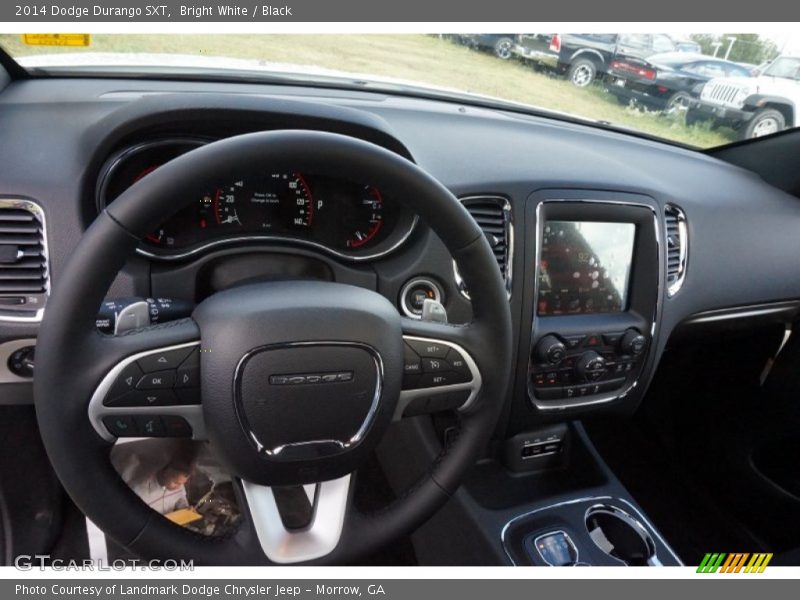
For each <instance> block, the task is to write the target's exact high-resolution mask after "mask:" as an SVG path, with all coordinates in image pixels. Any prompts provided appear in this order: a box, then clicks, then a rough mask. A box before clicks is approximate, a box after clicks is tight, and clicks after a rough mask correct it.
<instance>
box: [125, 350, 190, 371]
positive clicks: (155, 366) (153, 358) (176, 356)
mask: <svg viewBox="0 0 800 600" xmlns="http://www.w3.org/2000/svg"><path fill="white" fill-rule="evenodd" d="M194 350H195V348H191V347H190V348H179V349H177V350H167V351H166V352H155V353H153V354H150V355H149V356H145V357H143V358H140V359H139V360H138V361H137V362H138V363H139V366H140V367H141V369H142V371H144V372H145V373H152V372H153V371H164V370H167V369H177V368H178V366H179V365H180V364H181V363H182V362H183V361H184V360H185V359H186V357H187V356H189V354H191V353H192V351H194Z"/></svg>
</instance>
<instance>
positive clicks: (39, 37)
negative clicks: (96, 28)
mask: <svg viewBox="0 0 800 600" xmlns="http://www.w3.org/2000/svg"><path fill="white" fill-rule="evenodd" d="M22 43H23V44H27V45H28V46H71V47H78V46H80V47H85V46H88V45H89V44H90V43H91V36H90V35H89V34H88V33H23V34H22Z"/></svg>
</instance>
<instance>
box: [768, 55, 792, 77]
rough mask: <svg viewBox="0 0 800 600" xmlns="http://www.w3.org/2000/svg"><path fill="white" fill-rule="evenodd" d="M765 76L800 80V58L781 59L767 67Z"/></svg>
mask: <svg viewBox="0 0 800 600" xmlns="http://www.w3.org/2000/svg"><path fill="white" fill-rule="evenodd" d="M764 75H769V76H770V77H783V78H784V79H795V80H800V58H788V57H783V58H779V59H777V60H776V61H775V62H774V63H772V64H771V65H770V66H769V67H767V69H766V71H764Z"/></svg>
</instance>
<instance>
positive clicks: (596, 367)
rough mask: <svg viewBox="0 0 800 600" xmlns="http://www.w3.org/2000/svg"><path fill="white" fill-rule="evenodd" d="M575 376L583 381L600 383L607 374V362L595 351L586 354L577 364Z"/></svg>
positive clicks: (581, 356) (582, 355)
mask: <svg viewBox="0 0 800 600" xmlns="http://www.w3.org/2000/svg"><path fill="white" fill-rule="evenodd" d="M575 374H576V375H577V376H578V378H579V379H580V380H581V381H598V380H599V379H601V378H602V377H603V375H605V374H606V361H605V359H604V358H603V357H602V356H600V355H599V354H598V353H597V352H595V351H594V350H589V351H588V352H584V353H583V354H581V355H580V357H579V358H578V360H577V361H576V362H575Z"/></svg>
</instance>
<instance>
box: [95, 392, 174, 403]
mask: <svg viewBox="0 0 800 600" xmlns="http://www.w3.org/2000/svg"><path fill="white" fill-rule="evenodd" d="M105 404H106V406H169V405H171V404H177V400H176V397H175V394H174V393H173V392H172V390H134V391H132V392H128V393H127V394H125V395H124V396H120V397H119V398H114V399H113V400H109V401H108V402H106V403H105Z"/></svg>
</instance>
